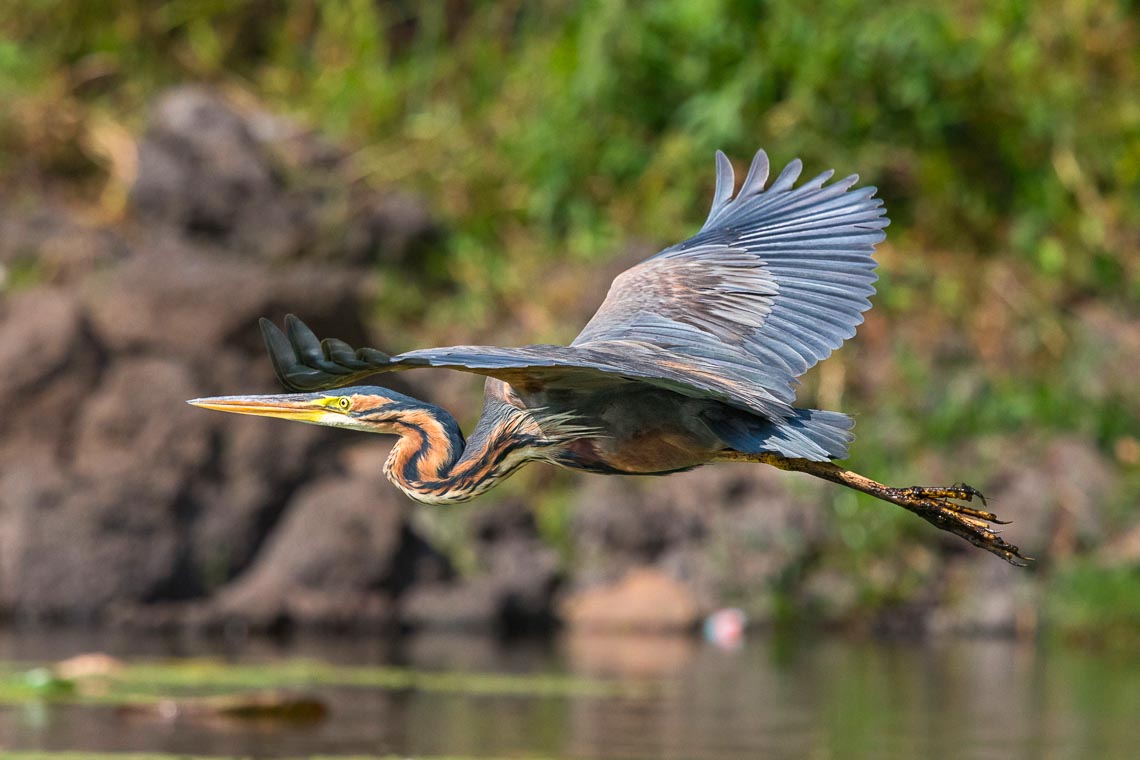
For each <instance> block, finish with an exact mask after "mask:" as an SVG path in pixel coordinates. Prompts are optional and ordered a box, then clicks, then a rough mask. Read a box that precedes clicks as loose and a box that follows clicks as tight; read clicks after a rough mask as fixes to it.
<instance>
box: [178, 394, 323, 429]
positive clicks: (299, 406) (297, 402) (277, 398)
mask: <svg viewBox="0 0 1140 760" xmlns="http://www.w3.org/2000/svg"><path fill="white" fill-rule="evenodd" d="M322 401H324V399H322V398H321V397H320V396H315V395H314V394H308V393H304V394H302V393H297V394H291V393H290V394H277V395H270V396H213V397H211V398H195V399H190V400H189V401H187V402H186V403H187V404H190V405H191V406H200V407H202V408H203V409H216V410H217V411H219V412H232V413H234V414H252V415H256V416H258V417H280V418H281V419H284V420H295V421H297V422H312V423H316V424H318V425H319V424H322V423H323V422H324V421H325V418H326V417H327V416H328V414H329V409H328V406H327V403H322Z"/></svg>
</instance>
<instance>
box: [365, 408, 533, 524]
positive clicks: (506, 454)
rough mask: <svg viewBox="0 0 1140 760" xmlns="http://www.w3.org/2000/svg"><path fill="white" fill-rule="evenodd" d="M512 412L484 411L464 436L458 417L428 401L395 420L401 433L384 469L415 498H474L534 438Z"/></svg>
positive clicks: (514, 463) (521, 459) (515, 462)
mask: <svg viewBox="0 0 1140 760" xmlns="http://www.w3.org/2000/svg"><path fill="white" fill-rule="evenodd" d="M512 423H513V421H512V420H511V419H510V418H509V417H504V418H503V419H495V418H493V417H492V418H489V417H488V415H487V414H486V410H484V416H483V418H482V419H480V421H479V425H478V426H477V427H476V429H475V431H474V432H473V433H472V435H471V440H470V441H467V442H465V441H464V440H463V433H462V432H461V431H460V428H459V424H458V423H457V422H456V421H455V418H454V417H452V416H451V415H450V414H448V413H447V412H446V411H445V410H443V409H441V408H439V407H436V406H431V405H428V404H425V405H424V406H423V407H419V408H416V409H412V410H408V411H407V412H405V413H404V414H402V415H401V416H400V419H399V420H398V421H397V422H396V423H395V430H394V432H395V433H397V434H398V435H399V436H400V439H399V440H398V441H397V442H396V445H395V446H394V447H392V453H391V454H389V455H388V461H387V462H386V463H385V464H384V474H385V475H386V476H387V478H388V480H390V481H392V483H393V484H394V485H395V486H396V487H397V488H399V489H400V490H401V491H403V492H404V493H406V494H407V495H408V496H410V497H411V498H412V499H414V500H416V501H419V502H423V503H426V504H454V503H457V502H461V501H467V500H468V499H473V498H475V497H476V496H478V495H479V494H481V493H483V492H484V491H486V490H488V489H490V488H492V487H494V486H495V485H496V484H497V483H498V482H499V481H500V480H502V479H503V478H505V477H507V476H509V475H510V474H511V473H512V472H513V471H514V470H515V469H517V468H518V467H519V466H520V465H522V464H524V463H525V462H526V461H527V459H528V458H529V457H528V452H527V448H528V446H529V445H530V443H531V440H530V438H529V437H528V436H526V435H520V434H519V426H518V425H517V424H512Z"/></svg>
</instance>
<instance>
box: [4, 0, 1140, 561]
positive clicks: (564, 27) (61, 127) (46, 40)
mask: <svg viewBox="0 0 1140 760" xmlns="http://www.w3.org/2000/svg"><path fill="white" fill-rule="evenodd" d="M187 80H195V81H209V82H214V83H216V84H218V85H219V86H222V87H225V88H228V89H229V90H230V91H232V92H238V93H245V94H251V93H252V94H254V95H255V96H256V98H258V99H260V100H261V101H263V102H265V103H267V104H268V105H269V107H271V108H272V109H274V110H278V111H284V112H286V113H290V114H292V115H294V116H295V117H297V118H298V119H299V120H301V121H303V122H306V123H309V124H312V125H314V126H316V127H318V128H319V129H321V130H322V131H324V132H326V133H329V134H331V135H333V136H335V137H336V138H337V139H340V140H342V141H344V142H346V143H347V144H349V145H351V146H353V148H354V155H353V162H354V166H355V167H356V172H357V176H358V177H360V178H361V180H362V181H367V182H372V183H375V184H377V185H380V186H389V185H392V186H399V187H401V188H405V189H411V190H414V191H417V192H419V193H420V194H422V196H423V197H425V198H428V199H430V200H431V202H432V203H433V204H434V206H435V208H436V213H437V214H438V215H439V216H440V217H441V218H442V219H443V220H444V221H445V222H446V224H447V226H448V228H449V229H450V231H451V234H450V237H449V238H448V240H447V241H446V243H445V248H444V250H443V251H441V252H439V257H438V258H437V259H432V261H433V262H435V263H434V264H433V265H432V266H436V267H442V269H443V270H445V271H444V272H442V273H441V272H429V273H427V275H425V280H424V282H416V281H415V280H414V279H413V280H410V281H409V279H408V275H407V274H403V273H402V274H401V275H400V280H399V282H398V287H391V286H388V287H387V288H386V289H385V290H384V291H383V293H382V295H381V302H380V304H379V308H380V309H382V310H383V313H384V320H385V322H386V323H388V324H391V323H393V322H395V323H398V324H399V325H400V327H401V330H400V331H399V332H400V333H401V334H402V335H403V336H404V337H405V338H406V339H407V340H408V342H409V344H411V343H413V342H416V341H419V340H429V339H430V340H432V341H441V340H452V339H456V338H469V337H472V336H471V335H470V332H471V330H472V328H471V325H480V324H494V325H496V326H497V328H496V329H497V333H498V338H499V340H502V341H503V342H523V341H533V340H549V341H558V340H564V339H567V338H569V337H571V336H572V335H573V334H574V332H575V331H576V329H577V327H578V325H577V324H573V323H571V322H569V321H567V320H566V315H565V314H560V313H558V310H557V308H556V307H554V306H544V305H543V304H539V305H537V306H536V305H534V301H535V294H534V283H536V282H542V281H543V280H544V278H545V277H546V274H547V273H548V272H550V271H552V270H555V271H557V270H559V268H560V267H563V266H568V265H572V266H574V267H577V268H580V269H582V270H585V269H586V268H588V267H589V266H590V265H591V264H600V262H601V261H602V260H603V257H605V256H609V255H612V254H613V253H614V252H620V251H621V250H622V249H623V247H626V246H628V245H629V244H630V243H631V242H632V241H637V240H649V241H652V242H654V243H668V242H673V241H676V240H680V239H682V238H684V237H686V236H687V235H688V234H690V233H691V232H692V231H693V230H694V229H695V228H696V226H697V225H698V224H699V221H700V220H701V219H702V218H703V214H704V212H705V211H706V209H707V204H708V203H709V199H710V197H711V187H712V183H713V172H712V152H713V150H714V149H716V148H721V149H724V150H725V151H726V152H728V153H729V155H730V156H732V157H733V158H734V159H735V160H736V161H737V162H738V166H743V165H744V164H745V162H746V161H747V159H748V158H749V157H750V156H751V154H752V152H753V151H754V150H755V149H756V148H757V147H760V146H763V147H765V148H766V149H767V150H768V151H769V153H770V154H771V156H772V158H773V160H774V162H775V163H776V164H781V163H783V162H785V161H787V160H789V159H791V158H792V157H794V156H799V157H801V158H803V159H804V162H805V165H806V167H807V172H808V173H809V174H810V173H813V172H818V171H822V170H824V169H827V168H830V167H833V166H834V167H837V168H838V169H839V170H840V171H841V172H847V171H854V170H856V169H857V170H858V171H860V172H861V173H862V175H863V177H864V179H865V180H866V181H869V182H871V183H874V184H876V185H878V187H879V188H880V193H881V195H882V196H883V197H884V198H885V200H886V204H887V207H888V209H889V211H890V215H891V218H892V220H893V225H892V227H891V228H890V239H889V241H888V244H887V245H886V246H884V248H883V250H882V252H881V256H880V258H881V261H882V264H883V265H882V267H881V269H880V271H881V274H882V280H881V282H880V295H879V296H878V298H877V301H876V303H877V308H876V311H875V312H872V316H871V319H872V320H874V319H882V320H883V321H884V323H888V324H889V327H887V328H880V329H871V328H872V326H871V325H868V327H867V328H866V329H864V331H863V333H862V339H861V340H860V341H859V342H858V343H857V344H856V345H854V346H850V347H848V348H845V349H844V351H842V352H841V353H840V354H839V355H838V356H837V357H836V358H834V359H833V360H832V361H831V362H829V365H831V366H834V367H839V368H840V369H839V370H838V372H839V375H838V377H839V380H838V381H836V377H837V376H836V375H832V376H831V378H830V379H828V378H825V377H821V376H818V375H815V374H813V375H810V376H809V378H808V380H807V382H806V383H805V388H804V397H805V401H806V402H808V403H812V402H813V401H814V400H816V399H817V398H818V400H819V401H821V402H825V403H826V404H838V403H840V402H841V401H843V400H844V399H843V396H844V395H846V396H847V397H851V396H857V397H858V400H859V403H858V407H859V408H860V409H861V410H862V412H863V413H864V414H865V415H866V418H867V419H874V420H875V423H874V424H875V425H876V434H875V435H873V436H872V435H866V431H865V430H863V433H864V435H863V436H862V438H861V442H860V445H859V447H857V448H856V453H855V456H856V457H857V458H856V460H855V461H854V464H855V465H857V466H864V467H867V468H868V469H869V470H871V471H874V472H890V473H892V475H891V477H892V478H901V479H905V476H907V475H917V474H918V472H919V468H918V467H917V466H916V465H915V463H916V462H917V458H918V456H919V455H920V454H921V453H922V452H924V451H929V450H935V451H949V450H952V448H953V447H954V446H955V444H956V443H958V442H960V441H962V440H965V439H969V438H972V437H975V436H979V435H983V434H985V435H1007V436H1011V437H1019V436H1030V437H1032V435H1033V434H1035V433H1038V432H1042V431H1044V432H1045V433H1052V432H1056V431H1067V432H1070V433H1073V434H1076V435H1079V436H1081V437H1083V438H1085V439H1088V440H1092V441H1094V442H1095V443H1096V445H1097V446H1098V447H1099V448H1100V449H1101V451H1102V452H1104V453H1105V455H1106V456H1108V457H1110V458H1113V459H1114V460H1118V462H1117V463H1118V464H1119V465H1120V466H1121V467H1123V468H1125V469H1127V470H1129V471H1130V472H1135V469H1136V467H1137V466H1138V462H1137V461H1136V459H1138V458H1140V457H1137V456H1136V452H1137V451H1140V442H1138V441H1140V394H1136V392H1135V387H1134V384H1135V378H1134V377H1133V378H1128V377H1124V376H1123V374H1124V373H1123V371H1122V369H1121V368H1122V367H1125V368H1126V367H1127V366H1129V365H1128V364H1126V363H1121V362H1120V357H1119V356H1116V355H1114V352H1115V351H1117V350H1118V349H1117V346H1118V345H1119V343H1118V342H1114V340H1115V338H1113V337H1112V336H1111V334H1110V333H1111V329H1106V327H1105V325H1108V328H1113V329H1115V328H1116V327H1119V326H1120V324H1121V323H1123V324H1124V326H1125V328H1126V327H1127V326H1128V325H1129V320H1132V322H1134V321H1135V320H1136V318H1137V315H1138V312H1140V306H1138V303H1140V254H1138V253H1137V251H1138V250H1140V98H1138V97H1137V93H1138V92H1140V21H1138V19H1137V14H1136V13H1135V8H1134V7H1133V3H1131V2H1127V1H1125V0H1059V1H1058V2H1055V3H1034V2H1030V1H1029V0H997V1H996V2H990V3H954V2H941V3H928V2H923V1H921V0H884V1H883V2H879V3H864V2H859V1H858V0H822V1H821V2H815V3H781V2H742V1H741V0H661V1H660V2H655V3H633V2H620V1H617V0H615V1H613V2H608V1H607V2H603V1H602V0H596V1H595V2H569V1H568V0H541V1H540V2H533V3H524V2H519V1H518V0H514V1H512V2H502V3H478V2H473V3H454V2H446V1H445V0H438V1H436V2H431V1H430V0H427V1H425V2H410V1H409V0H386V1H380V0H323V1H320V2H318V0H296V1H295V2H287V1H285V0H247V1H246V2H223V1H221V0H208V1H194V2H191V1H189V0H174V1H172V2H157V3H155V2H146V1H145V0H108V2H104V3H86V2H78V1H68V0H9V1H8V2H6V3H5V4H4V9H3V10H0V99H2V100H3V102H4V103H5V108H3V109H0V175H6V176H7V177H10V178H17V179H18V178H20V177H26V176H27V175H28V174H29V173H30V172H34V173H35V174H36V175H37V176H42V175H44V174H46V175H48V176H49V178H50V177H52V176H54V177H57V178H60V179H63V180H66V181H68V182H71V183H73V184H75V185H78V186H82V184H83V183H89V184H96V185H97V184H98V182H99V181H100V178H101V176H102V173H105V171H106V167H103V166H101V159H100V156H99V152H98V151H97V150H92V149H91V147H90V142H91V141H90V140H87V139H85V134H86V132H85V130H86V129H87V127H88V126H89V125H90V124H92V123H98V121H99V120H100V119H103V120H107V119H110V120H113V121H115V122H116V123H121V124H123V125H124V126H125V127H127V128H128V129H130V130H137V129H138V128H139V126H140V125H141V123H142V121H143V118H144V113H145V108H146V105H147V103H148V102H149V100H150V99H151V98H152V97H153V95H154V94H155V92H156V91H157V90H158V89H159V88H161V87H163V86H165V85H169V84H173V83H177V82H183V81H187ZM17 186H18V185H17ZM37 187H38V185H37ZM440 262H442V264H441V263H440ZM428 275H430V277H428ZM440 276H443V277H445V278H450V279H451V280H453V281H454V282H455V283H456V285H457V287H455V288H450V289H445V290H446V292H441V290H440V289H439V288H438V287H437V284H438V278H439V277H440ZM578 280H579V281H581V282H585V283H587V284H583V285H580V286H579V287H580V288H588V287H590V285H589V284H588V282H589V281H588V280H587V278H582V277H580V278H578ZM385 282H387V280H385ZM594 286H595V287H596V284H595V285H594ZM553 295H554V296H561V297H554V298H552V299H551V304H565V303H568V302H569V303H573V302H575V301H581V300H583V299H584V300H586V301H590V300H596V296H595V295H594V294H592V293H590V292H588V291H585V290H583V291H582V292H576V293H570V294H557V293H556V294H553ZM1098 310H1099V311H1098ZM524 313H525V315H526V318H525V319H521V318H519V317H520V315H521V314H524ZM1090 315H1091V316H1090ZM1093 317H1097V318H1096V319H1094V318H1093ZM1098 319H1099V321H1098ZM1106 320H1107V321H1106ZM1114 320H1116V321H1114ZM512 323H522V324H523V325H524V328H525V329H520V332H519V333H518V334H517V335H515V334H512V333H511V329H514V328H511V327H510V326H509V325H510V324H512ZM1121 329H1124V328H1121ZM465 331H466V332H465ZM394 332H395V331H394ZM888 336H889V337H888ZM402 347H403V346H394V347H393V348H402ZM883 362H889V363H890V365H891V370H890V380H889V382H888V385H887V386H886V387H884V386H883V385H882V384H881V383H879V384H877V383H875V382H872V381H871V379H868V377H865V376H864V375H865V374H867V373H868V372H869V371H868V370H865V369H864V368H865V367H868V366H871V367H874V366H876V365H879V364H882V363H883ZM843 368H847V369H848V372H847V375H849V377H848V376H847V375H843V371H844V370H843ZM845 378H846V379H845ZM837 389H838V390H837ZM1011 440H1013V439H1012V438H1011ZM900 452H908V453H907V454H906V455H905V458H904V459H902V460H901V461H900ZM1138 480H1140V479H1138V478H1135V477H1128V478H1125V479H1124V481H1123V482H1125V484H1126V486H1125V488H1126V492H1125V493H1124V494H1123V495H1121V496H1119V497H1118V498H1117V500H1118V501H1119V502H1121V503H1131V504H1135V503H1136V502H1137V501H1140V486H1138V485H1137V481H1138ZM835 499H836V514H837V517H838V521H837V522H838V526H839V528H838V530H837V542H838V543H839V544H840V545H841V546H843V547H845V548H846V549H847V550H848V551H849V552H850V554H851V556H852V557H854V558H856V559H858V558H860V557H871V556H874V555H875V554H877V553H878V552H877V549H879V548H881V547H882V546H884V545H891V544H892V542H896V543H897V541H898V540H899V536H900V532H906V531H914V530H921V529H924V528H923V526H921V525H919V523H918V522H917V521H914V520H911V519H909V518H908V517H907V516H906V515H903V514H902V513H901V512H899V511H898V510H894V511H884V510H882V509H881V507H879V506H877V505H876V506H875V507H873V508H872V507H871V506H870V505H869V504H867V503H865V502H864V501H862V500H861V499H860V500H852V498H851V497H850V496H849V495H846V494H836V496H835ZM896 513H897V514H896ZM1120 519H1121V520H1127V519H1134V518H1132V516H1131V515H1124V516H1122V517H1121V518H1120ZM542 522H543V526H544V530H545V532H547V533H548V534H550V535H551V536H553V537H554V540H555V542H556V543H562V542H563V539H564V537H565V532H566V530H567V528H566V519H565V516H564V513H563V512H562V511H561V508H560V507H558V508H555V507H552V508H551V509H549V510H545V511H544V512H543V515H542Z"/></svg>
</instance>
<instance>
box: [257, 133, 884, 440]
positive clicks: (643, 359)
mask: <svg viewBox="0 0 1140 760" xmlns="http://www.w3.org/2000/svg"><path fill="white" fill-rule="evenodd" d="M799 172H800V162H799V161H798V160H797V161H793V162H792V163H791V164H789V165H788V167H787V168H785V169H784V171H783V172H781V174H780V176H779V177H778V178H777V179H776V181H775V182H774V183H773V184H772V185H771V186H770V187H768V188H767V189H765V187H764V185H765V183H766V181H767V176H768V158H767V156H766V155H765V154H764V152H763V151H760V152H759V153H757V155H756V158H755V160H754V161H753V163H752V168H751V170H750V171H749V172H748V176H747V177H746V178H745V180H744V184H743V186H742V188H741V190H740V192H739V193H737V194H736V195H735V196H733V192H732V191H733V187H734V177H733V172H732V166H731V164H729V162H728V159H727V158H725V156H724V154H722V153H720V152H718V153H717V185H716V193H715V197H714V199H713V207H712V211H711V212H710V213H709V217H708V220H707V221H706V222H705V224H704V226H703V227H702V228H701V230H700V232H698V233H697V235H696V236H694V237H693V238H691V239H690V240H688V241H686V242H684V243H681V244H679V245H676V246H673V247H671V248H667V249H665V250H664V251H662V252H661V253H659V254H657V255H656V256H654V257H652V258H650V259H648V260H647V261H645V262H642V263H641V264H639V265H637V266H635V267H633V268H632V269H629V270H628V271H626V272H624V273H623V274H621V275H619V276H618V278H617V279H616V280H615V281H614V283H613V285H612V286H611V288H610V291H609V294H608V295H607V297H606V300H605V302H604V303H603V304H602V306H601V307H600V308H599V309H598V312H597V313H596V314H595V315H594V317H593V319H591V320H590V322H589V323H588V324H587V325H586V327H585V328H584V329H583V330H582V332H581V334H579V336H578V337H577V338H576V339H575V341H574V342H573V343H572V344H571V345H570V346H523V347H520V348H501V347H497V346H453V347H449V348H431V349H422V350H417V351H409V352H407V353H404V354H398V355H396V356H389V355H387V354H385V353H383V352H380V351H377V350H375V349H369V348H362V349H359V350H356V349H353V348H352V347H351V346H348V345H347V344H345V343H343V342H341V341H337V340H324V341H320V340H318V339H317V338H316V336H315V335H313V334H312V332H311V331H309V330H308V328H307V327H305V326H304V325H303V324H302V323H301V322H300V320H297V319H296V318H295V317H291V318H287V319H286V331H285V332H282V331H281V330H279V329H278V328H277V327H275V326H274V325H272V324H271V323H269V322H268V321H266V320H262V329H263V333H264V336H265V341H266V344H267V346H268V347H269V353H270V356H271V357H272V359H273V365H274V369H275V371H276V372H277V376H278V378H279V379H280V380H281V382H282V383H283V384H285V385H286V386H287V387H290V388H293V389H297V390H318V389H324V388H331V387H338V386H343V385H349V384H352V383H354V382H357V381H359V380H360V379H361V378H363V377H365V376H367V375H371V374H375V373H377V372H390V371H398V370H405V369H413V368H416V367H445V368H449V369H458V370H464V371H468V372H474V373H477V374H482V375H488V376H491V377H496V378H499V379H501V380H504V381H506V382H508V383H511V384H512V385H515V386H518V387H520V389H526V388H528V387H532V386H533V387H569V388H583V387H587V386H593V387H598V386H604V385H606V384H613V383H623V382H631V381H632V382H644V383H648V384H651V385H655V386H658V387H663V388H667V389H670V390H674V391H676V392H678V393H682V394H684V395H688V396H694V397H700V398H713V399H717V400H721V401H724V402H725V403H727V404H730V405H732V406H735V407H738V408H741V409H744V410H746V411H750V412H753V413H757V414H760V415H762V416H764V417H767V418H769V419H772V418H787V417H790V416H794V411H793V410H792V409H791V407H790V404H791V402H792V401H793V400H794V395H795V394H794V383H795V378H796V377H798V376H799V375H800V374H802V373H803V372H804V371H805V370H806V369H807V368H808V367H810V366H812V365H813V364H815V363H816V362H818V361H819V360H821V359H823V358H824V357H826V356H827V355H828V354H830V353H831V351H832V350H834V349H835V348H837V347H838V346H839V345H840V344H841V343H842V342H843V341H844V340H845V339H847V338H849V337H851V335H853V334H854V332H855V327H856V325H858V324H859V322H860V321H861V320H862V316H861V315H862V312H863V311H865V310H866V309H867V308H869V307H870V302H869V301H868V300H867V298H868V296H870V295H871V294H872V293H874V287H873V282H874V281H875V274H874V268H875V262H874V260H873V259H872V257H871V255H872V253H873V250H874V244H875V243H877V242H879V241H881V240H882V239H883V232H882V229H883V228H884V227H885V226H887V224H888V220H887V219H886V217H885V216H884V210H883V207H882V202H881V201H879V200H877V199H875V198H873V195H874V192H875V189H874V188H871V187H868V188H859V189H855V190H853V189H852V186H853V185H854V183H855V181H856V178H854V177H850V178H848V179H846V180H842V181H839V182H835V183H832V184H830V185H827V184H825V182H826V181H827V179H829V178H830V176H831V173H830V172H828V173H825V174H822V175H820V176H819V177H816V178H815V179H813V180H811V181H809V182H806V183H804V184H803V185H801V186H799V187H794V183H795V180H796V178H797V177H798V176H799Z"/></svg>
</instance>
